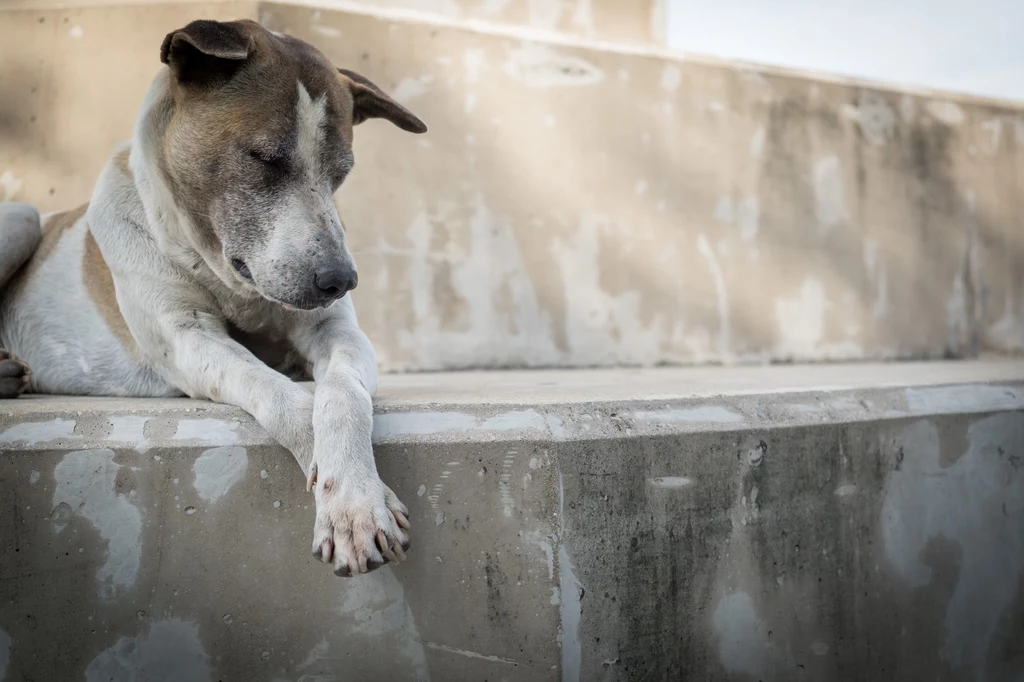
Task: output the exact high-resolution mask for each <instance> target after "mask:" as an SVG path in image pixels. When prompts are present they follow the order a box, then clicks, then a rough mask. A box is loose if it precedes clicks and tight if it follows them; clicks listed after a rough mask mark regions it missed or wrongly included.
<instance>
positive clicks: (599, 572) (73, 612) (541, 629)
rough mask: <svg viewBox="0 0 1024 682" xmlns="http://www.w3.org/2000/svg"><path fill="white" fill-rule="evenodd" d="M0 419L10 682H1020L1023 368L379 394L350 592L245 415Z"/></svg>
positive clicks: (479, 384) (32, 410)
mask: <svg viewBox="0 0 1024 682" xmlns="http://www.w3.org/2000/svg"><path fill="white" fill-rule="evenodd" d="M617 382H623V383H619V384H618V385H616V384H617ZM716 384H717V385H719V386H720V388H716ZM473 396H475V399H474V397H473ZM0 408H2V409H3V412H0V448H2V455H0V500H2V504H0V508H2V509H3V510H4V513H3V514H2V515H0V557H2V558H3V560H2V562H0V681H2V682H22V681H23V680H78V679H83V678H84V679H86V680H90V681H91V680H141V679H146V680H150V679H174V680H178V679H187V680H247V681H248V680H252V681H260V680H268V681H270V680H344V679H357V680H405V679H416V680H426V679H434V680H483V679H486V680H531V681H532V680H559V679H560V680H572V681H574V682H575V681H577V680H677V679H700V680H744V681H746V680H751V681H753V680H779V681H782V680H831V679H835V680H905V679H928V680H950V681H952V680H977V681H985V682H993V681H1007V682H1009V681H1017V680H1020V679H1022V677H1024V630H1022V629H1021V627H1020V624H1021V622H1022V619H1024V467H1022V462H1024V363H1022V362H1019V361H991V362H970V363H936V364H930V365H907V366H902V365H901V366H892V365H858V366H841V365H826V366H821V367H817V368H802V367H781V368H780V367H766V368H731V369H728V370H725V369H722V370H715V371H711V370H704V369H689V370H666V369H655V370H643V371H639V370H609V371H578V372H522V373H479V374H471V375H444V374H439V375H420V376H400V377H385V378H384V382H383V386H382V389H381V396H380V398H379V400H378V401H377V417H376V422H375V440H376V443H377V455H378V461H379V463H380V469H381V472H382V475H383V477H384V478H385V480H386V481H387V482H388V483H389V484H390V485H391V486H392V487H393V488H394V489H395V490H396V492H398V494H399V495H400V496H401V497H402V499H403V500H404V501H405V502H406V503H407V504H408V505H409V506H410V508H411V511H412V519H413V524H414V527H413V531H414V535H413V548H412V552H411V554H410V560H409V562H408V563H407V564H404V565H403V566H401V567H399V568H398V569H395V570H392V569H389V568H384V569H381V570H380V571H378V572H376V573H374V574H371V575H369V576H364V577H362V578H359V579H355V580H351V581H346V580H342V579H338V578H335V577H334V576H333V575H331V574H330V573H328V572H326V571H325V570H324V569H323V568H322V567H321V566H320V565H318V564H316V563H315V562H314V561H313V560H312V558H311V557H310V556H309V555H308V551H309V548H308V544H309V542H308V535H309V527H310V525H311V523H312V510H311V509H310V502H311V500H310V499H309V497H308V494H307V493H304V492H303V485H302V484H303V481H302V476H301V475H300V474H299V472H298V471H297V470H296V468H295V466H294V464H293V462H292V460H291V457H290V456H289V455H287V454H286V453H285V452H283V451H282V450H281V449H280V448H278V447H276V446H274V445H273V444H272V443H270V442H268V440H267V438H266V436H265V434H263V433H262V431H260V429H259V428H257V427H256V426H255V425H254V424H253V423H252V421H251V420H250V419H249V418H248V417H247V416H246V415H244V414H242V413H240V412H239V411H237V410H234V409H232V408H228V407H225V406H220V405H212V404H210V403H204V402H193V401H187V400H172V401H156V400H154V401H141V400H138V401H133V400H121V399H91V400H75V399H67V398H56V397H29V398H28V399H21V400H18V401H14V402H11V403H7V404H4V405H2V406H0ZM160 675H164V677H162V678H161V677H160Z"/></svg>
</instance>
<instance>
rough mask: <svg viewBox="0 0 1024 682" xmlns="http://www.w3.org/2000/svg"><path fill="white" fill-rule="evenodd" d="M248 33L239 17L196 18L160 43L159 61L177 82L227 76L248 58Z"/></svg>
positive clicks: (197, 81)
mask: <svg viewBox="0 0 1024 682" xmlns="http://www.w3.org/2000/svg"><path fill="white" fill-rule="evenodd" d="M251 52H252V37H251V36H250V34H249V32H248V31H247V30H246V27H245V24H244V23H242V22H239V21H231V22H221V21H208V20H206V19H200V20H198V21H193V22H192V23H191V24H189V25H188V26H186V27H185V28H181V29H178V30H177V31H172V32H170V33H168V34H167V37H166V38H164V42H163V45H161V46H160V61H161V62H163V63H164V64H167V65H168V66H170V67H171V71H173V72H174V77H175V78H176V79H177V80H178V82H181V83H195V84H202V83H209V82H211V81H214V80H217V79H225V80H226V79H227V78H229V77H230V76H231V74H232V73H234V71H235V70H236V69H237V68H238V67H239V65H241V63H242V62H243V61H244V60H245V59H248V57H249V55H250V53H251Z"/></svg>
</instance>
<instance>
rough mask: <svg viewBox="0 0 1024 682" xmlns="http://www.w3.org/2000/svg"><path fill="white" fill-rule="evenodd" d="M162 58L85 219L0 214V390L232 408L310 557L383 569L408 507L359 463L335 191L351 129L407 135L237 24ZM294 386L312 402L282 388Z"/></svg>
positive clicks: (359, 97) (201, 33)
mask: <svg viewBox="0 0 1024 682" xmlns="http://www.w3.org/2000/svg"><path fill="white" fill-rule="evenodd" d="M161 59H162V61H163V62H164V63H165V64H166V65H167V68H165V69H163V70H162V71H161V72H160V74H159V75H158V76H157V78H156V79H155V80H154V82H153V84H152V86H151V88H150V90H149V92H148V94H147V96H146V98H145V101H144V102H143V105H142V108H141V111H140V114H139V117H138V120H137V122H136V129H135V132H134V136H133V138H132V141H131V142H130V143H129V144H127V145H125V146H124V147H122V148H120V149H118V150H116V151H115V152H114V154H113V155H112V157H111V159H110V160H109V162H108V163H107V165H106V167H105V168H104V170H103V171H102V174H101V176H100V178H99V181H98V183H97V185H96V188H95V191H94V193H93V196H92V199H91V201H90V203H89V204H88V205H87V206H83V207H81V208H79V209H76V210H74V211H70V212H66V213H59V214H51V215H48V216H44V217H43V218H42V220H41V221H40V220H39V219H38V216H37V215H36V214H34V212H33V211H32V210H31V209H30V208H29V207H25V206H24V205H16V206H12V205H7V206H4V207H2V208H0V247H3V250H2V251H0V287H2V290H0V346H2V347H3V348H5V349H6V350H7V351H9V352H10V353H12V354H13V355H14V356H16V357H7V354H4V355H3V356H0V395H2V394H3V392H4V390H5V384H4V383H3V382H4V380H5V377H6V380H7V381H8V384H7V392H8V393H12V394H16V393H17V392H20V390H21V388H23V387H25V386H26V385H28V386H29V387H30V388H31V389H32V390H35V391H39V392H47V393H65V394H82V395H121V396H171V395H181V394H185V395H188V396H191V397H193V398H206V399H209V400H214V401H218V402H224V403H228V404H232V405H236V406H238V407H241V408H242V409H245V410H246V411H247V412H249V413H250V414H252V415H253V416H254V417H255V418H256V420H257V421H258V422H259V423H260V424H261V425H262V426H263V427H264V428H265V429H266V430H267V431H268V432H269V433H270V434H271V435H272V436H273V437H274V438H275V439H276V440H277V441H278V442H280V443H281V444H282V445H283V446H285V447H286V448H288V449H289V450H290V451H291V452H292V453H293V455H294V456H295V459H296V461H297V462H298V463H299V465H300V467H302V469H303V471H304V472H305V473H306V474H307V482H308V486H309V487H311V488H312V489H313V491H314V496H315V499H316V507H317V514H316V522H315V526H314V538H313V553H314V556H316V557H317V558H320V559H321V560H323V561H325V562H327V563H332V564H333V565H334V569H335V572H336V573H338V574H339V575H354V574H357V573H361V572H365V571H367V570H372V568H374V567H376V566H379V565H381V564H383V563H386V562H388V561H397V560H400V559H401V558H402V557H403V556H404V553H403V550H404V548H406V547H407V546H408V536H407V534H406V533H405V529H407V528H408V520H407V518H406V517H407V514H408V511H407V509H406V508H405V506H404V505H402V503H401V502H400V501H399V500H398V498H397V497H396V496H395V495H394V493H393V492H392V491H391V490H390V489H389V488H387V486H385V485H384V484H383V483H382V482H381V480H380V478H379V476H378V475H377V471H376V467H375V464H374V460H373V453H372V450H371V445H370V433H371V425H372V404H371V396H372V394H373V392H374V390H375V388H376V379H377V376H376V360H375V356H374V353H373V349H372V346H371V345H370V342H369V340H368V339H367V338H366V336H365V335H364V334H363V333H362V332H361V331H360V329H359V326H358V323H357V320H356V316H355V310H354V307H353V305H352V301H351V297H350V296H347V295H346V294H347V292H348V291H350V290H351V289H353V288H354V287H355V285H356V282H357V273H356V268H355V263H354V261H353V259H352V257H351V255H350V254H349V252H348V250H347V248H346V244H345V235H344V229H343V227H342V224H341V220H340V217H339V216H338V213H337V210H336V209H335V207H334V203H333V194H334V192H335V191H336V190H337V188H338V186H340V184H341V182H342V181H343V180H344V178H345V176H346V175H347V173H348V172H349V170H350V169H351V167H352V164H353V158H352V151H351V139H352V127H353V125H355V124H358V123H360V122H362V121H363V120H365V119H367V118H385V119H387V120H390V121H392V122H393V123H395V124H396V125H398V126H399V127H401V128H403V129H405V130H409V131H412V132H423V131H425V126H423V124H422V122H420V121H419V119H417V118H416V117H415V116H413V115H412V114H411V113H409V112H408V111H406V110H405V109H404V108H402V107H401V106H400V105H398V104H397V103H395V102H394V101H393V100H391V99H390V98H389V97H387V95H385V94H384V93H382V92H381V91H380V90H379V89H377V88H376V86H374V85H373V84H372V83H370V82H369V81H367V80H366V79H364V78H362V77H360V76H358V75H356V74H352V73H350V72H345V71H341V72H339V71H337V70H335V69H334V67H333V66H331V65H330V64H329V63H328V61H327V60H326V58H325V57H323V55H321V54H320V53H319V52H317V51H316V50H315V49H314V48H312V47H311V46H309V45H307V44H305V43H302V42H301V41H298V40H296V39H293V38H290V37H288V36H284V35H281V34H275V33H270V32H268V31H266V30H265V29H263V28H262V27H260V26H259V25H258V24H255V23H254V22H248V21H243V22H230V23H218V22H205V21H203V22H193V23H192V24H189V25H188V26H186V27H185V28H183V29H181V30H179V31H175V32H173V33H171V34H169V35H168V36H167V39H166V40H165V41H164V45H163V47H162V49H161ZM40 232H41V239H40V234H39V233H40ZM35 242H38V246H37V247H36V246H34V244H35ZM8 244H12V245H15V244H16V245H19V246H18V248H13V247H12V248H7V245H8ZM33 248H34V252H33ZM27 253H33V255H32V257H31V259H30V260H28V262H27V263H25V264H24V266H22V267H20V269H18V268H19V266H20V265H21V263H20V262H19V259H20V260H24V259H25V256H26V254H27ZM12 272H13V273H14V274H13V275H12V274H11V273H12ZM5 278H6V283H5ZM26 363H27V366H26ZM28 367H31V368H32V370H31V375H30V374H29V372H28V369H27V368H28ZM19 371H20V372H21V373H20V374H19ZM309 378H313V379H315V380H316V389H315V392H313V393H311V392H309V391H308V390H307V389H306V388H305V387H303V386H302V385H300V384H297V383H295V382H294V381H293V379H309ZM18 381H20V382H21V383H20V385H19V386H17V387H16V390H13V391H12V390H11V386H12V385H13V383H12V382H18Z"/></svg>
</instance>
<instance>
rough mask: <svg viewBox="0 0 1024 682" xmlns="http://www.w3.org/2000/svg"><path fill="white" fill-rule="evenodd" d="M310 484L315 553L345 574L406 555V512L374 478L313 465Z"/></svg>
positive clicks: (355, 573) (407, 512)
mask: <svg viewBox="0 0 1024 682" xmlns="http://www.w3.org/2000/svg"><path fill="white" fill-rule="evenodd" d="M308 487H310V488H312V490H313V494H314V496H315V498H316V523H315V525H314V527H313V556H314V557H316V558H317V559H319V560H320V561H323V562H324V563H326V564H332V565H333V566H334V573H335V575H340V576H344V577H348V576H353V575H358V574H360V573H368V572H370V571H372V570H374V569H375V568H379V567H381V566H383V565H384V564H386V563H389V562H393V563H398V562H400V561H403V560H404V559H405V551H406V550H407V549H409V535H408V533H406V532H405V531H406V530H408V528H409V510H408V508H406V506H405V505H404V504H402V503H401V501H399V499H398V497H397V496H396V495H395V494H394V493H393V492H392V491H391V489H390V488H388V487H387V486H386V485H384V483H383V482H382V481H381V480H380V478H378V477H377V475H376V474H375V473H374V474H370V475H365V476H362V477H361V476H359V475H356V474H353V473H351V472H340V471H339V472H328V471H327V470H326V469H319V467H318V465H317V464H313V467H312V472H311V473H310V476H309V481H308Z"/></svg>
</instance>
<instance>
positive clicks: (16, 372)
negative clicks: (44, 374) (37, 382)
mask: <svg viewBox="0 0 1024 682" xmlns="http://www.w3.org/2000/svg"><path fill="white" fill-rule="evenodd" d="M31 380H32V370H30V369H29V368H28V365H26V364H25V363H24V362H22V361H21V360H19V359H18V358H16V357H14V356H13V355H11V354H10V353H8V352H7V351H5V350H3V349H2V348H0V399H3V398H17V397H18V396H19V395H21V394H22V393H24V392H25V389H27V388H28V384H29V382H30V381H31Z"/></svg>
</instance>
